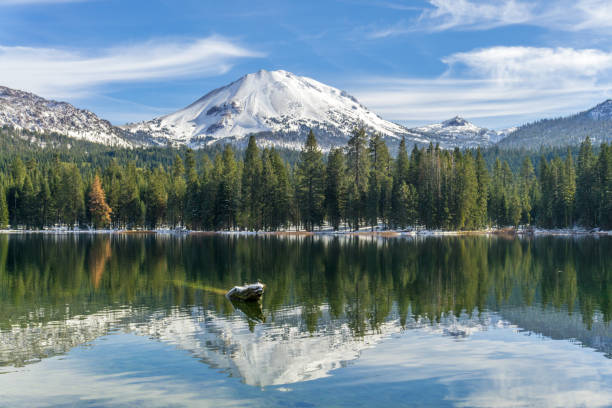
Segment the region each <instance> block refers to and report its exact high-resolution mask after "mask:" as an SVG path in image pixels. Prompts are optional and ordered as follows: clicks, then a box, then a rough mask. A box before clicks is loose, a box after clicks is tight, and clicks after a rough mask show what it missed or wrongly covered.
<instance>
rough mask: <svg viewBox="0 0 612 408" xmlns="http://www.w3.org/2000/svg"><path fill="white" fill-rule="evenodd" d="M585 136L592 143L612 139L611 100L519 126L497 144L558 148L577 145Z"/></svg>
mask: <svg viewBox="0 0 612 408" xmlns="http://www.w3.org/2000/svg"><path fill="white" fill-rule="evenodd" d="M587 136H589V137H590V138H591V141H592V143H593V144H600V143H602V142H610V141H612V100H610V99H608V100H607V101H605V102H602V103H600V104H599V105H597V106H595V107H594V108H591V109H589V110H587V111H584V112H580V113H578V114H575V115H571V116H567V117H563V118H556V119H543V120H539V121H537V122H533V123H529V124H526V125H523V126H520V127H518V128H517V129H516V130H515V131H514V132H512V133H511V134H510V135H508V137H506V138H504V139H503V140H501V141H500V142H499V146H500V147H504V148H521V147H524V148H527V149H538V148H539V147H541V146H548V147H562V146H570V145H576V144H579V143H581V142H582V141H583V140H584V139H585V138H586V137H587Z"/></svg>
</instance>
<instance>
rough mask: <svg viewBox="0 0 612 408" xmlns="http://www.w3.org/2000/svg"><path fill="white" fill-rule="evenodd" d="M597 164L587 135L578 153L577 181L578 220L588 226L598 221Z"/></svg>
mask: <svg viewBox="0 0 612 408" xmlns="http://www.w3.org/2000/svg"><path fill="white" fill-rule="evenodd" d="M595 164H596V162H595V156H594V155H593V147H592V146H591V139H590V138H589V137H588V136H587V137H586V139H585V140H584V141H583V142H582V143H581V145H580V152H579V153H578V168H577V182H576V214H577V216H578V220H579V221H580V222H581V223H583V224H584V225H586V226H593V225H595V224H596V222H597V221H596V216H597V198H596V196H595V194H596V186H595V181H596V178H597V175H596V172H595Z"/></svg>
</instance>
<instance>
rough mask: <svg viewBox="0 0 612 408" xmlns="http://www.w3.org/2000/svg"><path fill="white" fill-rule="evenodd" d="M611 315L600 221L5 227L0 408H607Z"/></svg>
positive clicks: (1, 240)
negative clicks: (257, 292)
mask: <svg viewBox="0 0 612 408" xmlns="http://www.w3.org/2000/svg"><path fill="white" fill-rule="evenodd" d="M258 279H259V280H261V281H262V282H264V283H265V284H266V292H265V294H264V296H263V299H262V301H261V304H259V303H255V304H253V303H251V304H249V303H232V302H230V301H228V300H227V299H226V298H225V297H224V296H223V293H224V292H225V291H226V290H227V289H229V288H231V287H232V286H234V285H237V284H242V283H244V282H254V281H256V280H258ZM611 318H612V238H610V237H601V238H591V237H581V238H571V237H538V238H534V239H508V238H502V237H486V236H466V237H420V238H387V239H385V238H372V237H333V236H315V237H279V236H235V235H233V236H228V235H189V236H186V237H177V236H172V235H130V234H125V235H122V234H114V235H105V234H100V235H88V234H82V235H69V234H67V235H51V234H48V235H47V234H14V235H6V234H5V235H0V406H6V407H32V406H147V407H150V406H214V407H221V406H258V407H259V406H261V407H270V406H279V407H318V406H325V407H359V406H363V407H371V406H383V407H391V406H470V407H475V406H482V407H490V406H564V407H567V406H589V407H595V406H610V405H612V359H611V358H612V327H611V324H610V320H611Z"/></svg>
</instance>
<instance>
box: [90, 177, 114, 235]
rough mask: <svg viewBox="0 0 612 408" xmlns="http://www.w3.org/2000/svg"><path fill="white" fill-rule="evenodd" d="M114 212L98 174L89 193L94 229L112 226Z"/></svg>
mask: <svg viewBox="0 0 612 408" xmlns="http://www.w3.org/2000/svg"><path fill="white" fill-rule="evenodd" d="M112 212H113V210H112V209H111V208H110V207H109V206H108V204H107V203H106V195H105V194H104V190H103V189H102V183H100V177H98V175H97V174H96V176H95V177H94V181H93V183H92V184H91V190H90V191H89V214H90V215H91V220H92V221H93V225H94V228H105V227H108V226H109V225H110V222H111V217H110V215H111V213H112Z"/></svg>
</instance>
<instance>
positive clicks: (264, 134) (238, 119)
mask: <svg viewBox="0 0 612 408" xmlns="http://www.w3.org/2000/svg"><path fill="white" fill-rule="evenodd" d="M356 127H364V128H365V129H366V130H367V131H369V132H376V133H379V134H381V135H383V136H384V137H385V138H386V139H387V140H390V141H391V142H399V140H400V139H401V137H403V136H405V137H407V138H408V139H409V140H411V141H414V142H418V143H421V144H422V143H427V140H422V139H421V137H420V135H418V134H413V133H411V132H410V131H408V130H407V129H405V128H404V127H403V126H401V125H398V124H395V123H392V122H389V121H386V120H384V119H382V118H381V117H380V116H378V115H376V114H375V113H373V112H371V111H370V110H368V109H367V108H366V107H365V106H363V105H361V104H360V103H359V102H358V101H357V99H355V98H354V97H352V96H351V95H349V94H347V93H346V92H344V91H341V90H339V89H336V88H333V87H331V86H328V85H325V84H323V83H321V82H318V81H315V80H314V79H311V78H307V77H302V76H298V75H295V74H292V73H290V72H287V71H280V70H279V71H265V70H261V71H258V72H256V73H253V74H248V75H245V76H243V77H242V78H240V79H238V80H237V81H235V82H232V83H231V84H229V85H227V86H224V87H221V88H218V89H215V90H214V91H212V92H209V93H208V94H206V95H205V96H204V97H202V98H200V99H199V100H197V101H196V102H194V103H192V104H191V105H189V106H187V107H186V108H184V109H181V110H179V111H177V112H175V113H171V114H169V115H166V116H162V117H159V118H156V119H153V120H151V121H147V122H141V123H136V124H129V125H126V126H125V129H127V130H129V131H131V132H134V133H141V134H147V135H150V136H151V137H152V138H153V139H154V140H157V141H159V143H160V144H165V143H167V142H171V143H173V144H187V145H189V146H191V147H201V146H207V145H212V144H215V143H218V142H223V143H226V142H232V143H236V144H239V145H241V144H245V143H246V140H247V136H248V135H251V134H256V135H258V141H259V142H260V144H262V145H274V146H280V147H287V148H292V149H298V148H301V146H302V144H303V142H304V140H305V138H306V134H307V133H308V131H309V130H310V129H313V131H314V132H315V133H316V135H317V139H318V142H319V144H320V145H321V146H322V147H323V148H324V149H328V148H330V147H335V146H342V145H344V144H345V143H346V141H347V140H348V138H349V137H350V134H351V132H352V131H353V130H354V129H355V128H356Z"/></svg>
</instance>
